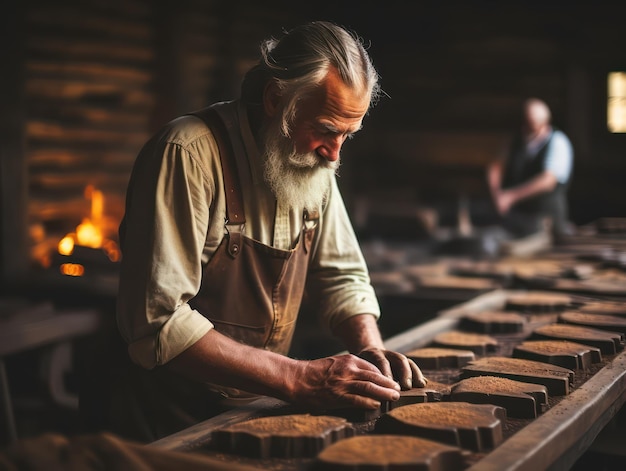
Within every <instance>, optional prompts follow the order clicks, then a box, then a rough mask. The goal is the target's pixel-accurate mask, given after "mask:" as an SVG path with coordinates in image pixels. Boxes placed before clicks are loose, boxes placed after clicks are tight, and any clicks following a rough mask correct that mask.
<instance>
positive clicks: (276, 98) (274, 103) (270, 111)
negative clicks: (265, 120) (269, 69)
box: [263, 80, 281, 117]
mask: <svg viewBox="0 0 626 471" xmlns="http://www.w3.org/2000/svg"><path fill="white" fill-rule="evenodd" d="M280 100H281V94H280V89H279V88H278V84H277V83H276V81H274V80H270V81H269V82H267V84H266V85H265V88H264V89H263V109H264V110H265V114H266V115H267V116H270V117H274V116H276V114H277V113H278V112H279V108H280Z"/></svg>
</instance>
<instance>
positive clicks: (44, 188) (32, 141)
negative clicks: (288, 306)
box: [0, 0, 285, 278]
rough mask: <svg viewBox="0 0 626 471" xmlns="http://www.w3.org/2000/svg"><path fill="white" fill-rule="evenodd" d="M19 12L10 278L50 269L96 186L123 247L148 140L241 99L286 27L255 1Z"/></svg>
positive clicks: (7, 183) (110, 4)
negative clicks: (274, 37)
mask: <svg viewBox="0 0 626 471" xmlns="http://www.w3.org/2000/svg"><path fill="white" fill-rule="evenodd" d="M11 3H12V4H11V7H12V11H11V14H9V15H7V16H5V19H9V18H10V19H11V20H9V21H6V23H7V28H6V29H5V30H4V32H3V39H6V40H5V41H4V42H3V43H4V44H5V45H11V46H12V47H11V48H7V49H6V50H7V51H9V50H10V51H11V54H10V55H9V58H10V59H11V61H10V62H6V63H7V64H11V66H10V67H8V69H7V71H8V72H9V73H8V74H4V77H3V84H4V85H5V91H6V90H10V92H9V93H7V94H6V96H3V99H4V101H5V102H4V105H5V106H3V111H2V116H3V123H4V125H3V132H4V131H5V130H6V131H8V132H7V135H10V136H12V138H11V140H10V141H5V146H6V147H5V148H3V164H2V175H3V180H2V199H1V200H0V201H2V202H3V208H2V218H1V220H2V226H0V227H2V232H3V235H2V239H1V241H2V242H1V246H0V247H1V248H2V250H1V253H2V264H1V265H2V275H3V278H5V277H6V278H11V277H13V276H14V275H16V274H19V275H27V274H28V273H29V270H30V267H38V266H39V265H40V264H42V263H43V264H45V263H46V257H47V256H48V255H49V254H50V253H51V251H53V250H55V247H56V244H57V243H58V242H59V240H60V239H61V238H62V237H63V236H64V235H65V234H66V233H68V232H71V231H73V230H74V229H75V228H76V226H77V225H78V224H79V223H80V222H81V221H82V220H83V218H85V217H86V216H89V213H90V200H89V199H88V197H86V195H85V189H86V187H87V185H92V186H93V187H95V188H96V189H98V190H100V191H101V192H102V193H103V195H104V199H105V207H104V212H105V219H104V223H103V229H104V230H105V236H108V237H111V238H114V239H115V238H116V231H117V226H118V224H119V221H120V220H121V218H122V215H123V204H124V196H125V190H126V184H127V181H128V177H129V174H130V170H131V168H132V164H133V162H134V159H135V157H136V155H137V152H138V151H139V149H140V148H141V146H142V145H143V144H144V143H145V142H146V141H147V139H148V138H149V136H150V135H151V133H153V132H154V131H155V130H156V129H157V128H158V127H160V126H161V125H163V124H164V123H165V122H166V121H168V120H169V119H172V118H173V117H175V116H177V115H178V114H180V113H184V112H187V111H192V110H194V109H198V108H201V107H203V106H206V105H207V104H208V103H210V102H212V101H215V100H227V99H232V98H234V97H235V96H236V94H237V91H238V86H239V82H240V79H241V76H242V74H243V72H244V71H245V70H246V69H247V68H248V67H249V66H250V64H251V63H252V61H253V60H254V58H255V57H256V54H257V49H258V48H257V45H258V43H259V42H260V40H261V39H262V38H264V37H266V36H267V35H268V34H270V33H271V32H277V31H279V30H278V29H277V28H278V27H277V25H282V24H284V23H285V18H284V16H285V15H284V13H282V12H281V11H278V7H276V8H272V7H271V6H270V7H269V8H261V7H260V6H259V5H258V4H257V3H255V2H252V1H247V0H243V1H234V2H221V1H218V0H215V1H203V0H181V1H178V2H176V5H175V8H174V7H173V5H172V4H171V3H169V2H153V1H150V0H128V1H101V0H86V1H81V2H78V1H73V0H61V1H59V2H54V3H50V2H46V1H44V0H35V1H32V2H28V4H27V5H21V3H20V2H17V1H16V2H11ZM9 133H10V134H9ZM5 177H6V178H5ZM16 202H17V203H19V204H16ZM16 249H20V250H17V251H16Z"/></svg>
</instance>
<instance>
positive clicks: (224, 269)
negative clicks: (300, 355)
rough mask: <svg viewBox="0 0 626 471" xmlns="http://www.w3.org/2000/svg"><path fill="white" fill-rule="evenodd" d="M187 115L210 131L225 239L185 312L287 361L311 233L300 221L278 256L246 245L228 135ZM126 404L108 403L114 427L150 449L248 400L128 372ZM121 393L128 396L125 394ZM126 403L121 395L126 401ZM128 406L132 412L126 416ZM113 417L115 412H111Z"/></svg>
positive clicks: (210, 113)
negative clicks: (218, 167)
mask: <svg viewBox="0 0 626 471" xmlns="http://www.w3.org/2000/svg"><path fill="white" fill-rule="evenodd" d="M194 115H196V116H198V117H200V118H202V119H203V120H204V121H205V122H206V123H207V125H208V126H209V127H210V129H211V130H212V132H213V134H214V136H215V138H216V141H217V143H218V147H219V150H220V157H221V161H222V171H223V174H224V186H225V192H226V211H227V221H226V224H225V230H226V234H225V236H224V239H223V240H222V242H221V243H220V245H219V247H218V248H217V250H216V252H215V253H214V254H213V257H212V258H211V260H210V261H209V263H207V264H206V266H205V267H204V270H203V277H202V283H201V287H200V290H199V292H198V293H197V295H196V296H195V297H194V298H193V299H192V300H191V301H190V302H189V304H190V305H191V306H192V307H193V308H194V309H197V310H198V311H199V312H200V313H201V314H202V315H204V316H206V317H207V318H208V319H209V320H210V321H211V322H212V323H213V324H214V326H215V329H216V330H217V331H218V332H220V333H222V334H224V335H227V336H229V337H231V338H233V339H235V340H237V341H239V342H242V343H245V344H248V345H251V346H254V347H258V348H264V349H267V350H271V351H274V352H278V353H281V354H287V352H288V351H289V347H290V345H291V340H292V337H293V333H294V329H295V325H296V319H297V316H298V311H299V309H300V304H301V301H302V297H303V293H304V285H305V282H306V273H307V267H308V263H309V255H310V249H311V244H312V241H313V238H314V236H315V230H316V228H315V226H316V224H312V227H310V228H307V227H306V224H305V223H306V221H307V220H311V221H313V220H314V219H316V218H317V214H315V215H314V217H309V216H308V215H307V214H305V215H304V216H303V225H302V226H303V227H302V232H301V234H300V236H299V239H298V241H297V243H296V245H295V247H294V248H293V249H291V250H279V249H276V248H273V247H270V246H267V245H264V244H262V243H261V242H259V241H257V240H254V239H251V238H249V237H246V236H245V235H244V234H243V231H244V230H245V217H244V212H243V198H242V192H241V186H240V184H239V182H240V180H241V178H240V171H241V169H237V166H236V160H235V158H234V155H232V154H233V152H232V146H231V145H230V138H229V136H228V131H227V129H226V127H225V126H224V123H223V122H222V120H221V118H219V116H218V115H217V113H216V112H215V111H214V110H212V109H211V108H207V109H204V110H201V111H200V112H197V113H194ZM126 383H127V384H126V386H128V389H132V391H131V390H129V391H127V392H128V393H129V394H128V396H127V397H126V398H122V401H126V402H125V403H124V402H122V403H119V402H118V403H117V404H116V403H115V402H114V403H113V404H112V406H113V407H112V409H113V411H114V414H121V416H118V417H117V419H122V421H123V422H125V423H126V425H125V426H124V431H123V432H122V431H121V430H116V431H117V432H118V433H123V434H124V435H126V436H129V438H134V439H137V440H141V441H152V440H155V439H158V438H159V437H163V436H165V435H169V434H171V433H174V432H176V431H179V430H182V429H183V428H186V427H189V426H191V425H193V424H195V423H197V422H199V421H202V420H205V419H207V418H209V417H212V416H214V415H216V414H218V413H220V412H223V411H224V410H227V409H228V408H230V407H232V405H233V402H232V401H230V400H229V398H237V397H248V398H249V397H250V395H249V394H246V393H242V392H241V391H237V390H235V389H230V388H224V387H220V386H217V385H213V384H210V383H206V384H205V383H197V382H193V381H190V380H188V379H185V378H182V377H180V376H177V375H175V374H174V373H172V372H171V371H168V370H167V369H166V368H163V367H157V368H155V369H153V370H151V371H146V370H143V369H141V368H139V367H134V368H132V371H131V373H130V375H129V376H128V377H127V378H126ZM124 389H127V388H124ZM125 395H126V394H125ZM129 406H131V410H130V411H129V410H126V411H124V409H128V407H129ZM116 409H117V411H116V412H115V410H116Z"/></svg>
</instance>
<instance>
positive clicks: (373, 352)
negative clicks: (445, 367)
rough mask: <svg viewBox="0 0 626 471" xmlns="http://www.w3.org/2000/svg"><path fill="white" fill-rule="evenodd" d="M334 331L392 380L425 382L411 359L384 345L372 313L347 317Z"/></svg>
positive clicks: (406, 384) (410, 383)
mask: <svg viewBox="0 0 626 471" xmlns="http://www.w3.org/2000/svg"><path fill="white" fill-rule="evenodd" d="M334 332H335V335H337V337H339V338H340V339H341V340H343V342H344V343H345V344H346V346H347V347H348V349H349V350H350V351H351V352H353V353H354V354H355V355H358V356H359V357H361V358H363V359H365V360H367V361H368V362H369V363H371V364H372V365H373V366H375V367H376V368H377V369H378V371H380V372H381V374H382V375H383V376H385V377H387V378H389V379H393V380H395V381H396V382H397V383H398V384H399V385H400V387H401V388H402V389H410V388H411V387H424V386H425V385H426V379H425V378H424V375H422V372H421V371H420V369H419V368H418V366H417V365H416V364H415V362H413V361H412V360H409V359H408V358H407V357H405V356H404V355H402V354H401V353H398V352H393V351H390V350H386V349H385V347H384V344H383V341H382V338H381V336H380V331H379V330H378V325H377V323H376V318H375V317H374V316H372V315H370V314H361V315H358V316H352V317H349V318H348V319H346V320H345V321H343V322H342V323H341V324H339V325H338V326H336V327H335V330H334Z"/></svg>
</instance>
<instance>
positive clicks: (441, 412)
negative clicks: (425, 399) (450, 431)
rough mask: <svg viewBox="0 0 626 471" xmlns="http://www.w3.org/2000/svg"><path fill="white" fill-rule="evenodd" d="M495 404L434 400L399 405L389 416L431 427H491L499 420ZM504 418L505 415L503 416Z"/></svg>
mask: <svg viewBox="0 0 626 471" xmlns="http://www.w3.org/2000/svg"><path fill="white" fill-rule="evenodd" d="M494 409H497V408H494V406H491V405H484V404H468V403H464V402H434V403H423V404H411V405H408V406H403V407H398V408H397V409H393V410H392V411H390V412H389V413H388V415H389V416H391V417H393V418H395V419H397V420H399V421H402V422H405V423H408V424H418V425H422V426H429V427H437V428H443V427H461V428H466V427H469V428H475V427H490V426H493V424H494V423H496V422H498V420H499V419H498V418H496V416H495V415H494V413H495V412H494ZM502 418H504V417H502Z"/></svg>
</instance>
